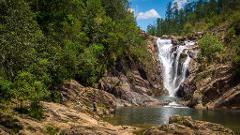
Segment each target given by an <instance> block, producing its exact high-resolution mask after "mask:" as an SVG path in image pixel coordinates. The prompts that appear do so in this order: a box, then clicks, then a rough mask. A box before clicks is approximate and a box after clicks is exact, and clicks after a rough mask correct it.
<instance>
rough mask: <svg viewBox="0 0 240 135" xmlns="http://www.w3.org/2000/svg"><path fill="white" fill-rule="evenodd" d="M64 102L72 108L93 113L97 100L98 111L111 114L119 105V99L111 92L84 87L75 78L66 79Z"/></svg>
mask: <svg viewBox="0 0 240 135" xmlns="http://www.w3.org/2000/svg"><path fill="white" fill-rule="evenodd" d="M61 97H62V103H63V104H64V105H66V106H68V107H70V108H73V109H75V110H79V111H85V112H89V113H91V112H92V110H93V103H94V102H96V106H97V109H98V113H99V114H100V115H102V114H109V113H111V112H112V111H114V109H115V108H116V106H117V99H116V98H115V97H114V96H113V95H112V94H110V93H108V92H106V91H103V90H99V89H95V88H91V87H83V86H82V85H80V84H79V83H78V82H77V81H75V80H68V81H64V82H63V85H62V88H61Z"/></svg>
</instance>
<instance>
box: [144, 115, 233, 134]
mask: <svg viewBox="0 0 240 135" xmlns="http://www.w3.org/2000/svg"><path fill="white" fill-rule="evenodd" d="M144 135H235V134H234V132H233V131H232V130H230V129H228V128H225V127H223V126H222V125H220V124H215V123H210V122H205V121H198V120H193V119H192V118H191V117H190V116H179V115H176V116H172V117H170V119H169V124H167V125H162V126H159V127H153V128H151V129H148V130H146V131H145V132H144Z"/></svg>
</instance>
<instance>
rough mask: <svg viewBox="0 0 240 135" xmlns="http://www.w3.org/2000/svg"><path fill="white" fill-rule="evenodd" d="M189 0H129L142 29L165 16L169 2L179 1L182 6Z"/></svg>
mask: <svg viewBox="0 0 240 135" xmlns="http://www.w3.org/2000/svg"><path fill="white" fill-rule="evenodd" d="M187 1H188V0H129V3H130V8H131V10H132V11H133V12H134V15H135V17H136V20H137V23H138V25H139V26H140V28H141V29H143V30H146V28H147V26H148V25H149V24H154V23H155V22H156V19H157V18H164V17H165V12H166V9H167V5H168V3H169V2H173V3H174V2H177V3H178V5H179V7H180V8H181V7H182V6H183V5H184V4H185V3H186V2H187Z"/></svg>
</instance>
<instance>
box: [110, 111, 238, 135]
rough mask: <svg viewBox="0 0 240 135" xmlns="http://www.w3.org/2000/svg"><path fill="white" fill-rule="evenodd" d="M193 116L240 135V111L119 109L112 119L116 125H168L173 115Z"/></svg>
mask: <svg viewBox="0 0 240 135" xmlns="http://www.w3.org/2000/svg"><path fill="white" fill-rule="evenodd" d="M177 114H178V115H182V116H192V118H193V119H196V120H204V121H209V122H214V123H219V124H222V125H225V126H226V127H229V128H231V129H233V130H234V131H235V132H237V133H240V111H226V110H218V111H207V110H195V109H191V108H172V107H159V108H151V107H147V108H146V107H135V108H134V107H125V108H119V109H117V111H116V114H115V116H114V117H113V118H111V120H110V121H111V122H112V123H113V124H116V125H139V124H167V123H168V122H169V121H168V120H169V117H171V116H173V115H177Z"/></svg>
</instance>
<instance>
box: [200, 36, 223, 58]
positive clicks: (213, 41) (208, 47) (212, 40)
mask: <svg viewBox="0 0 240 135" xmlns="http://www.w3.org/2000/svg"><path fill="white" fill-rule="evenodd" d="M198 44H199V48H200V49H201V55H202V56H203V57H206V58H207V59H208V60H209V61H213V59H214V58H216V56H217V53H219V52H221V51H223V49H224V47H223V44H222V43H221V41H219V39H218V37H216V36H214V35H213V34H211V33H207V34H205V35H204V36H203V37H202V39H200V40H199V41H198Z"/></svg>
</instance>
